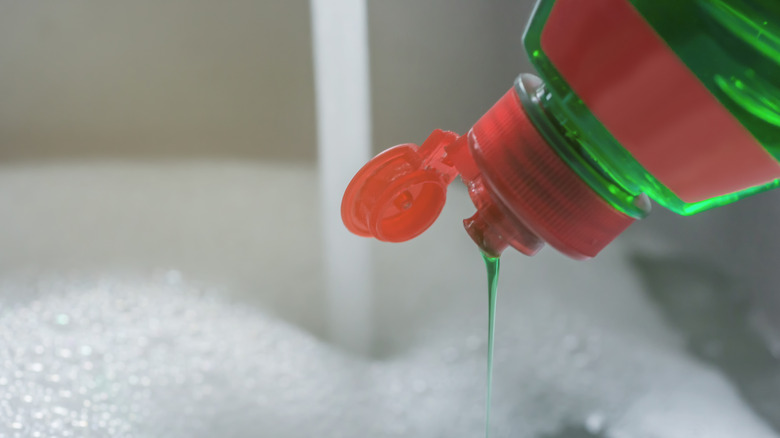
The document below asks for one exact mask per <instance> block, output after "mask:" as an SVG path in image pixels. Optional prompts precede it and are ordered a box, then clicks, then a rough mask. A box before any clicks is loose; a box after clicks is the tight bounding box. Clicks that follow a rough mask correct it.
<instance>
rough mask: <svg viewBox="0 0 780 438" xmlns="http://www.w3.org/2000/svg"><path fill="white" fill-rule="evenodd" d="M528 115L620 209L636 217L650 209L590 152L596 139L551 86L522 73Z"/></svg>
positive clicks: (519, 84) (518, 83)
mask: <svg viewBox="0 0 780 438" xmlns="http://www.w3.org/2000/svg"><path fill="white" fill-rule="evenodd" d="M514 89H515V92H516V93H517V95H518V97H519V98H520V102H521V103H522V105H523V109H524V110H525V112H526V115H527V116H528V118H529V119H530V120H531V123H533V125H534V126H535V127H536V128H537V130H538V131H539V133H540V134H541V135H542V137H544V139H545V140H546V141H547V143H548V144H549V145H550V147H551V148H552V149H553V150H555V152H556V153H557V154H558V155H559V156H560V157H561V158H562V159H563V160H564V161H565V162H566V164H568V165H569V166H570V167H571V169H572V170H573V171H574V172H576V173H577V175H579V176H580V178H582V180H583V181H584V182H585V183H587V184H588V186H589V187H590V188H591V189H592V190H593V191H595V192H596V193H597V194H598V195H599V196H600V197H601V198H603V199H604V201H606V202H607V203H608V204H609V205H611V206H612V207H614V208H615V209H616V210H618V211H620V212H622V213H624V214H626V215H627V216H630V217H632V218H634V219H641V218H643V217H645V216H647V214H648V213H649V212H650V201H649V199H648V198H647V196H645V195H644V194H642V193H636V192H635V190H632V189H629V188H626V186H625V185H623V184H621V183H619V182H617V181H616V180H615V179H613V178H612V177H610V175H609V173H608V172H607V171H606V170H605V169H604V168H603V166H602V165H601V164H600V163H599V161H598V160H597V159H596V158H595V157H593V155H591V154H590V152H589V150H591V149H592V146H591V145H593V144H595V140H593V139H590V138H588V134H587V130H584V129H579V127H578V126H576V125H574V123H573V122H572V121H573V120H574V118H573V117H567V116H566V114H567V112H568V111H567V109H566V105H567V103H566V102H563V101H562V100H561V99H559V98H558V97H557V96H555V95H554V94H553V93H552V92H551V91H550V90H548V89H547V87H546V86H545V84H544V83H543V82H542V81H541V80H540V79H539V78H537V77H536V76H533V75H529V74H522V75H520V76H518V77H517V79H516V80H515V84H514Z"/></svg>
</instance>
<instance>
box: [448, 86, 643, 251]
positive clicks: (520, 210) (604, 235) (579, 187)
mask: <svg viewBox="0 0 780 438" xmlns="http://www.w3.org/2000/svg"><path fill="white" fill-rule="evenodd" d="M529 90H531V92H530V93H529V92H528V91H529ZM537 90H543V88H542V86H541V81H539V79H538V78H536V77H534V76H530V75H522V76H521V77H520V78H519V80H518V82H517V83H516V84H515V87H514V88H513V89H510V90H509V92H507V93H506V94H505V95H504V97H502V98H501V99H500V100H499V101H498V102H496V104H495V105H494V106H493V107H492V108H491V109H490V110H489V111H488V112H487V113H485V115H484V116H482V117H481V118H480V119H479V121H477V123H476V124H475V125H474V126H473V127H472V129H471V130H470V131H469V132H468V134H466V135H465V136H463V137H461V138H460V139H458V141H457V142H455V143H454V144H453V145H452V147H450V148H448V156H449V157H450V158H451V159H452V162H453V163H454V165H455V167H456V168H457V169H458V170H459V172H460V173H461V178H462V179H463V181H464V182H465V183H466V185H467V186H468V187H469V194H470V195H471V198H472V201H473V202H474V205H475V206H476V207H477V213H476V214H475V215H474V216H472V217H471V218H469V219H467V220H466V221H464V225H465V227H466V230H467V231H468V233H469V234H470V235H471V237H472V239H473V240H474V242H475V243H477V245H479V246H480V248H482V250H483V251H485V252H486V253H487V254H491V255H499V254H500V253H501V251H502V250H503V249H504V248H506V247H507V246H512V247H513V248H515V249H517V250H518V251H520V252H523V253H525V254H528V255H533V254H534V253H535V252H536V251H538V250H539V249H540V248H541V246H542V245H543V244H544V243H547V244H549V245H550V246H553V247H554V248H556V249H557V250H558V251H560V252H562V253H564V254H566V255H568V256H569V257H572V258H575V259H587V258H591V257H594V256H595V255H596V254H598V253H599V251H601V250H602V249H603V248H604V247H605V246H606V245H608V244H609V243H610V242H611V241H612V240H613V239H614V238H615V237H617V236H618V235H619V234H620V233H622V232H623V231H624V230H625V229H626V228H627V227H628V226H629V225H630V224H631V223H633V222H634V220H635V219H637V218H638V217H642V216H644V214H645V213H646V212H647V209H642V208H641V207H642V204H641V203H637V202H636V199H637V197H635V196H630V197H629V196H626V200H629V199H630V201H629V202H626V204H627V205H625V206H624V208H617V207H615V206H614V205H613V204H612V202H609V201H608V200H607V199H605V197H604V196H602V195H601V192H600V191H597V190H595V189H594V188H593V187H592V186H591V185H590V183H589V182H588V181H587V180H586V178H584V177H583V176H582V174H584V175H587V177H588V178H590V179H591V180H592V181H599V179H598V178H601V179H602V180H603V179H604V178H603V176H601V175H599V171H598V169H597V168H596V167H594V166H592V165H591V163H589V162H588V161H587V160H585V159H580V158H578V153H579V152H580V151H582V150H584V149H583V148H578V145H579V143H577V142H576V141H574V140H573V139H572V138H569V137H567V136H566V135H564V134H563V133H562V132H561V126H560V124H559V123H557V122H558V121H557V120H556V119H554V118H552V117H549V113H548V112H547V111H545V108H544V107H543V106H542V105H540V100H539V95H541V93H540V94H539V95H537V94H535V93H534V92H536V91H537ZM532 114H533V117H532V116H531V115H532ZM464 143H465V144H467V147H464V146H465V145H464ZM565 154H570V155H565ZM572 163H574V164H576V165H578V166H581V167H582V168H581V169H580V170H579V172H578V171H575V169H574V166H573V165H572ZM580 172H582V174H580ZM592 181H591V182H592ZM605 187H606V190H607V192H606V193H609V192H608V190H609V186H608V185H604V186H602V187H600V188H605ZM609 196H611V198H610V200H611V201H613V202H615V200H616V198H618V199H617V200H618V201H621V199H619V197H618V196H617V195H615V194H614V193H609ZM623 201H624V202H625V200H623ZM624 209H625V210H629V211H630V212H631V214H628V213H626V212H624V211H623V210H624Z"/></svg>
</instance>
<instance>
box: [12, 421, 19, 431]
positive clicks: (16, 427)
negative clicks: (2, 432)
mask: <svg viewBox="0 0 780 438" xmlns="http://www.w3.org/2000/svg"><path fill="white" fill-rule="evenodd" d="M21 428H22V423H20V422H18V421H14V422H13V423H11V429H17V430H18V429H21Z"/></svg>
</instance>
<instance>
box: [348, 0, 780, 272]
mask: <svg viewBox="0 0 780 438" xmlns="http://www.w3.org/2000/svg"><path fill="white" fill-rule="evenodd" d="M523 41H524V45H525V48H526V50H527V52H528V54H529V56H530V58H531V61H532V63H533V65H534V66H535V67H536V68H537V70H538V77H537V76H532V75H520V77H518V79H517V80H516V81H515V84H514V86H513V87H512V88H511V89H510V90H509V91H508V92H507V93H506V94H505V95H504V96H503V97H502V98H501V99H500V100H499V101H498V102H497V103H496V104H495V105H494V106H493V107H492V108H491V109H490V110H489V111H488V112H487V113H485V114H484V115H483V116H482V117H481V118H480V119H479V120H478V121H477V122H476V123H475V124H474V126H473V127H472V128H471V129H470V130H469V131H468V132H467V133H466V134H464V135H462V136H459V135H457V134H455V133H452V132H446V131H441V130H436V131H434V132H433V133H432V134H431V135H430V136H429V137H428V139H426V140H425V142H423V143H422V145H421V146H419V147H418V146H416V145H413V144H402V145H399V146H395V147H393V148H390V149H388V150H386V151H384V152H382V153H381V154H379V155H378V156H376V157H375V158H374V159H372V160H371V161H370V162H369V163H368V164H366V165H365V166H364V167H363V168H362V169H361V170H360V171H359V172H358V173H357V174H356V175H355V177H354V178H353V180H352V182H351V183H350V184H349V186H348V188H347V190H346V193H345V195H344V199H343V202H342V209H341V213H342V219H343V221H344V224H345V225H346V226H347V228H348V229H349V230H350V231H352V232H353V233H355V234H358V235H361V236H372V237H375V238H377V239H379V240H383V241H389V242H400V241H405V240H408V239H411V238H413V237H415V236H417V235H419V234H420V233H422V232H423V231H425V230H426V229H427V228H428V227H429V226H430V225H431V224H432V223H433V222H434V221H435V219H436V217H437V216H438V215H439V213H440V212H441V209H442V207H443V206H444V202H445V199H446V188H447V186H448V184H449V183H450V182H452V181H453V180H454V178H455V177H456V176H458V175H460V177H461V179H462V180H463V182H464V183H465V184H466V185H467V186H468V190H469V194H470V197H471V199H472V201H473V203H474V205H475V206H476V209H477V211H476V213H475V214H474V216H472V217H471V218H468V219H466V220H465V221H464V225H465V228H466V230H467V232H468V233H469V235H470V236H471V238H472V239H473V240H474V241H475V243H476V244H477V245H478V246H479V247H480V248H481V249H482V251H483V252H485V253H486V254H488V255H493V256H498V255H500V254H501V252H502V251H503V250H504V249H505V248H507V247H510V246H511V247H513V248H515V249H516V250H518V251H520V252H523V253H525V254H528V255H533V254H535V253H536V252H537V251H539V249H540V248H541V247H542V246H543V245H544V244H545V243H547V244H549V245H551V246H552V247H554V248H556V249H557V250H559V251H561V252H563V253H564V254H566V255H568V256H570V257H573V258H576V259H587V258H591V257H594V256H595V255H596V254H598V253H599V251H600V250H601V249H603V248H604V247H605V246H606V245H607V244H609V243H610V242H611V241H612V240H613V239H614V238H615V237H617V236H618V235H619V234H620V233H621V232H623V231H624V230H625V229H626V228H627V227H628V226H629V225H631V224H632V223H633V222H634V221H635V220H637V219H640V218H642V217H644V216H645V215H646V214H647V213H648V212H649V206H650V203H649V200H648V197H649V198H650V199H652V200H654V201H656V202H657V203H658V204H660V205H662V206H664V207H666V208H668V209H670V210H672V211H674V212H676V213H679V214H683V215H689V214H693V213H696V212H699V211H702V210H705V209H709V208H712V207H716V206H720V205H724V204H727V203H730V202H733V201H736V200H738V199H741V198H743V197H745V196H748V195H750V194H754V193H757V192H760V191H763V190H767V189H770V188H774V187H777V186H778V184H780V163H779V162H778V161H779V160H780V2H777V0H685V1H679V0H587V1H583V0H541V1H539V2H538V3H537V5H536V9H535V11H534V13H533V15H532V18H531V20H530V23H529V25H528V28H527V30H526V32H525V35H524V38H523Z"/></svg>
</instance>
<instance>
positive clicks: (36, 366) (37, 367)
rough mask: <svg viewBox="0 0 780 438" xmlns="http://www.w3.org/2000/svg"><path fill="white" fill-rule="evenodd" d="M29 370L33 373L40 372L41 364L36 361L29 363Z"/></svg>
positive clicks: (41, 369)
mask: <svg viewBox="0 0 780 438" xmlns="http://www.w3.org/2000/svg"><path fill="white" fill-rule="evenodd" d="M30 371H32V372H35V373H40V372H41V371H43V364H41V363H38V362H35V363H32V364H30Z"/></svg>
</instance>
